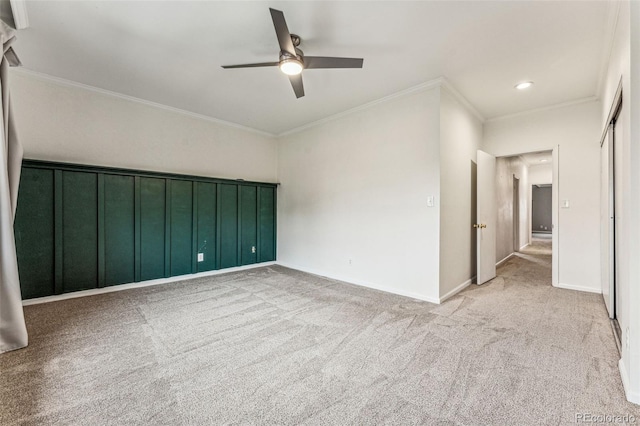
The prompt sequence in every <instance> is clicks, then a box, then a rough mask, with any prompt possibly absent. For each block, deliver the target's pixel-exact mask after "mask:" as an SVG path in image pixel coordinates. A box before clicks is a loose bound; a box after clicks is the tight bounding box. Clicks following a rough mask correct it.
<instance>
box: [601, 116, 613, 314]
mask: <svg viewBox="0 0 640 426" xmlns="http://www.w3.org/2000/svg"><path fill="white" fill-rule="evenodd" d="M613 170H614V169H613V126H612V125H610V126H609V128H608V130H607V134H606V135H605V137H604V141H603V143H602V148H601V149H600V247H602V250H601V251H600V256H601V258H600V263H601V265H602V267H601V274H602V275H601V277H600V280H601V282H602V297H603V298H604V304H605V305H606V306H607V311H608V312H609V317H610V318H614V299H613V297H614V291H613V285H614V283H615V278H614V266H615V262H614V258H613V256H614V250H613V249H614V246H613V244H614V240H613V238H614V198H613V194H614V192H613V188H614V186H613V185H614V176H613Z"/></svg>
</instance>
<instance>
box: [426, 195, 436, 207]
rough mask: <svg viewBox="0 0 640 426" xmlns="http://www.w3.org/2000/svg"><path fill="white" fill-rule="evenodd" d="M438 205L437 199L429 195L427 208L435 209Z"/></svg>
mask: <svg viewBox="0 0 640 426" xmlns="http://www.w3.org/2000/svg"><path fill="white" fill-rule="evenodd" d="M435 204H436V201H435V197H434V196H433V195H429V196H428V197H427V207H433V206H434V205H435Z"/></svg>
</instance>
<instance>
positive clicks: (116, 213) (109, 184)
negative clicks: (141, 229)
mask: <svg viewBox="0 0 640 426" xmlns="http://www.w3.org/2000/svg"><path fill="white" fill-rule="evenodd" d="M103 179H104V190H103V191H104V258H105V260H104V262H105V282H104V284H105V285H115V284H124V283H131V282H134V281H135V274H134V271H135V263H134V262H135V245H134V242H135V238H134V225H135V207H134V201H135V196H134V178H133V176H118V175H104V178H103Z"/></svg>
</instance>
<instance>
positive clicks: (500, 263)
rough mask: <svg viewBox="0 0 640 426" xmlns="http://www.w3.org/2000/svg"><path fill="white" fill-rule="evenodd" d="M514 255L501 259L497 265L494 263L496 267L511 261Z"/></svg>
mask: <svg viewBox="0 0 640 426" xmlns="http://www.w3.org/2000/svg"><path fill="white" fill-rule="evenodd" d="M514 254H515V253H511V254H510V255H509V256H507V257H505V258H504V259H502V260H501V261H499V262H498V263H496V267H498V266H500V265H502V264H503V263H504V262H506V261H507V260H509V259H511V258H512V257H513V256H514Z"/></svg>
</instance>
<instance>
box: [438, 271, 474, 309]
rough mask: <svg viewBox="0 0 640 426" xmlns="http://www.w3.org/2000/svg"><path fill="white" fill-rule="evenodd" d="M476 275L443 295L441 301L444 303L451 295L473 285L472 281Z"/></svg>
mask: <svg viewBox="0 0 640 426" xmlns="http://www.w3.org/2000/svg"><path fill="white" fill-rule="evenodd" d="M475 279H476V277H471V278H469V279H468V280H466V281H465V282H463V283H462V284H460V285H459V286H458V287H456V288H454V289H453V290H451V291H450V292H449V293H447V294H445V295H444V296H442V297H441V298H440V302H439V303H442V302H444V301H445V300H447V299H448V298H450V297H453V296H455V295H456V294H458V293H460V292H461V291H462V290H464V289H465V288H467V287H469V286H470V285H471V283H472V282H473V280H475Z"/></svg>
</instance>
